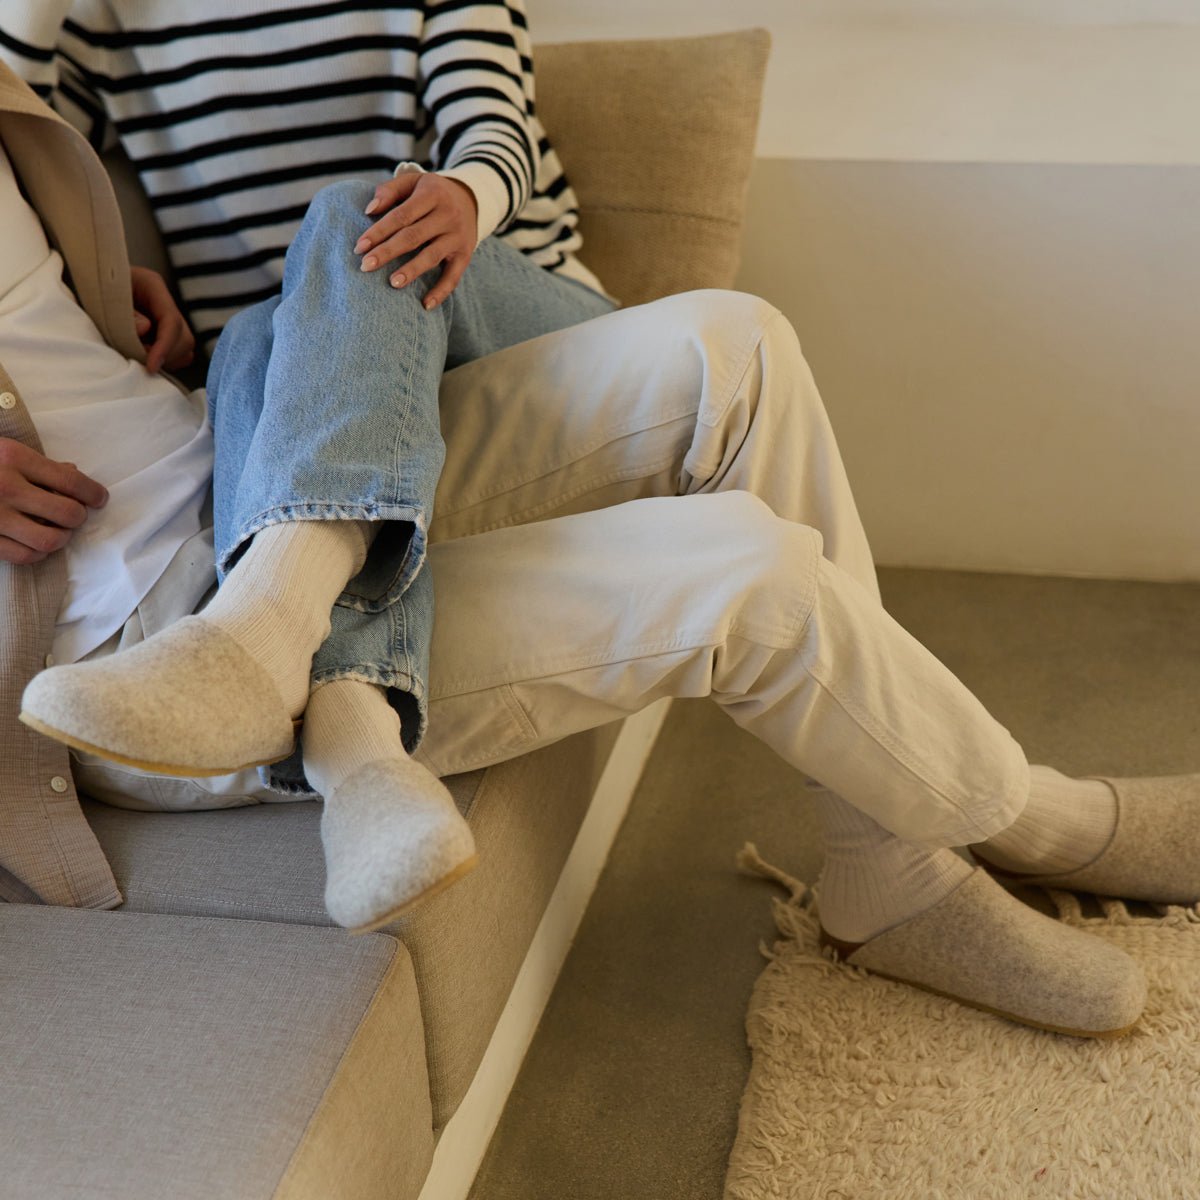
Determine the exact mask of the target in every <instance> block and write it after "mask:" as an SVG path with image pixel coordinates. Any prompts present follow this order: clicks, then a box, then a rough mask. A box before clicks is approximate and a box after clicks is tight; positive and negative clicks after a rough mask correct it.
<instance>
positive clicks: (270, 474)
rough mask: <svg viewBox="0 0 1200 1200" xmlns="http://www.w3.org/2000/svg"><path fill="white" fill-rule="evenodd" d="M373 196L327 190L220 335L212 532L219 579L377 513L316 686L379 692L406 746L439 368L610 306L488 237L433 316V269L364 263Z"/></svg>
mask: <svg viewBox="0 0 1200 1200" xmlns="http://www.w3.org/2000/svg"><path fill="white" fill-rule="evenodd" d="M373 194H374V186H373V185H372V184H370V183H367V182H360V181H347V182H341V183H336V184H333V185H331V186H329V187H327V188H325V189H323V190H322V191H321V192H319V193H318V194H317V196H316V197H315V198H314V200H313V202H312V204H311V205H310V206H309V210H308V213H307V215H306V217H305V219H304V223H303V224H302V226H301V228H300V231H299V233H298V234H297V236H296V238H295V240H294V242H293V243H292V245H291V248H290V249H289V250H288V254H287V260H286V263H285V267H284V278H283V291H282V294H281V295H280V296H278V297H274V298H272V299H270V300H266V301H263V302H262V303H260V304H256V305H254V306H252V307H250V308H247V309H244V310H243V311H242V312H240V313H239V314H238V315H237V316H235V317H234V318H233V320H232V321H230V323H229V324H228V325H227V326H226V327H225V330H224V332H223V333H222V335H221V337H220V340H219V341H218V343H217V346H216V349H215V351H214V353H213V359H212V365H211V367H210V369H209V374H208V405H209V418H210V420H211V422H212V427H213V434H214V440H215V445H216V465H215V468H214V475H213V503H214V526H215V541H216V554H217V568H218V571H219V573H220V575H221V577H222V578H224V576H225V574H226V573H227V572H228V571H229V570H230V569H231V568H232V566H233V565H234V564H235V563H236V562H237V559H238V556H239V555H240V554H241V553H242V551H243V550H244V549H245V548H246V546H247V544H248V543H249V541H250V539H252V538H253V537H254V535H255V533H257V532H258V531H259V530H260V529H265V528H266V527H267V526H269V525H275V524H278V523H280V522H283V521H331V520H354V521H379V522H385V524H384V525H383V527H382V528H381V529H380V531H379V533H378V535H377V536H376V538H375V540H374V542H373V543H372V546H371V550H370V552H369V553H368V556H367V561H366V565H365V566H364V567H363V569H362V571H361V572H360V573H359V574H358V575H357V576H356V577H355V578H354V579H352V580H351V581H350V582H349V584H348V585H347V587H346V590H345V591H344V592H343V593H342V595H341V596H340V597H339V598H338V600H337V603H336V605H335V607H334V610H333V614H332V632H331V633H330V635H329V637H328V638H327V639H326V641H325V642H324V644H323V645H322V646H321V647H320V649H319V650H318V651H317V654H316V657H315V659H314V660H313V672H312V679H313V684H314V686H315V685H317V684H320V683H325V682H328V681H329V680H331V679H339V678H353V679H362V680H365V681H367V682H370V683H373V684H378V685H381V686H383V687H386V688H387V689H388V695H389V698H390V699H391V701H392V703H393V705H394V706H395V707H396V709H397V711H398V712H399V714H400V718H401V727H402V729H403V731H404V739H405V744H406V746H407V747H408V749H409V750H410V751H411V750H413V749H415V748H416V746H417V744H418V742H419V741H420V739H421V737H422V736H423V734H424V731H425V723H426V683H427V679H428V669H429V647H430V639H431V636H432V628H433V585H432V580H431V578H430V573H429V572H428V571H426V570H423V569H422V567H423V565H424V562H425V555H426V536H427V531H428V529H429V523H430V519H431V515H432V506H433V497H434V491H435V489H436V487H437V482H438V476H439V474H440V472H441V468H442V462H443V459H444V457H445V448H444V445H443V442H442V435H441V430H440V425H439V414H438V389H439V387H440V384H441V379H442V375H443V373H444V372H445V371H446V370H449V369H450V368H452V367H456V366H459V365H461V364H463V363H467V362H472V361H474V360H475V359H478V358H482V357H483V356H484V355H487V354H491V353H494V352H495V351H498V350H502V349H504V348H505V347H507V346H512V345H515V344H516V343H518V342H523V341H526V340H528V339H529V338H533V337H537V336H539V335H541V334H544V333H549V332H551V331H553V330H557V329H563V328H565V327H567V326H569V325H575V324H578V323H579V322H581V321H585V320H587V319H588V318H590V317H594V316H598V315H600V314H601V313H606V312H609V311H611V309H612V308H613V307H614V306H613V304H612V302H611V301H610V300H608V299H607V298H606V297H604V296H601V295H600V294H598V293H596V292H594V291H592V290H591V289H590V288H587V287H585V286H583V285H582V284H579V283H576V282H574V281H573V280H569V279H565V278H562V277H561V276H557V275H553V274H551V273H550V272H548V271H546V270H544V269H543V268H541V267H538V266H536V265H535V264H533V263H532V262H530V260H529V259H528V258H527V257H526V256H525V255H523V254H522V253H520V251H518V250H515V249H513V248H512V247H511V246H508V245H506V244H505V243H503V242H501V241H499V240H498V239H496V238H488V239H486V240H485V241H483V242H482V243H481V244H480V245H479V246H478V248H477V249H476V251H475V254H474V256H473V257H472V259H471V263H470V265H469V266H468V267H467V270H466V272H465V274H464V275H463V277H462V279H461V280H460V282H459V284H458V287H457V288H456V289H455V290H454V292H452V293H451V295H450V297H449V299H447V300H446V301H444V302H443V303H442V304H441V305H440V306H439V307H438V308H436V309H434V310H433V311H432V312H427V311H426V310H425V309H424V308H423V307H422V305H421V300H422V297H423V296H424V295H425V292H426V291H427V289H428V288H429V286H431V285H432V283H433V282H434V281H435V280H436V277H437V275H436V272H431V273H430V274H428V275H426V276H424V277H422V278H420V279H418V280H415V281H414V282H413V283H411V284H409V285H408V286H407V287H405V288H400V289H396V288H393V287H391V286H390V284H389V282H388V277H389V275H390V274H391V271H390V270H388V269H386V268H385V269H382V270H379V271H375V272H372V273H364V272H362V271H360V270H359V260H358V258H357V256H356V255H355V254H354V253H353V246H354V243H355V242H356V241H357V240H358V238H359V236H360V235H361V234H362V233H363V232H364V230H366V229H367V227H368V226H369V225H370V224H371V223H372V221H371V218H368V217H366V216H365V215H364V213H363V209H364V208H365V207H366V205H367V202H368V201H369V200H370V199H371V197H372V196H373ZM512 452H513V454H519V453H520V452H521V448H520V446H514V447H512ZM271 782H272V783H273V784H274V785H276V786H278V787H280V788H282V789H284V790H293V789H296V788H299V787H301V786H302V785H303V772H302V770H301V767H300V756H299V753H298V752H297V754H295V755H293V756H292V758H290V759H288V760H287V761H286V762H285V763H280V764H277V765H276V766H275V767H273V768H271Z"/></svg>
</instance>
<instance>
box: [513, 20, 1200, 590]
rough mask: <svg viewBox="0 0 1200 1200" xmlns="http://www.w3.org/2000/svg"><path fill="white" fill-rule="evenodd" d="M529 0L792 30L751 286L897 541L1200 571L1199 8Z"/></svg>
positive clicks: (761, 188) (954, 556)
mask: <svg viewBox="0 0 1200 1200" xmlns="http://www.w3.org/2000/svg"><path fill="white" fill-rule="evenodd" d="M530 5H531V13H530V17H531V23H532V25H533V30H534V35H535V38H537V39H538V40H542V41H558V40H566V39H574V38H587V37H651V36H680V35H686V34H690V33H708V32H715V31H718V30H721V29H731V28H738V27H745V26H749V25H756V24H757V25H763V26H766V27H767V28H769V29H770V30H771V31H772V35H773V40H774V45H773V50H772V59H771V65H770V69H769V74H768V79H767V85H766V89H765V94H764V111H763V118H762V124H761V127H760V136H759V145H758V153H759V161H758V163H757V166H756V169H755V172H754V176H753V179H752V181H751V192H750V210H749V218H750V219H749V221H748V225H747V234H746V240H745V261H744V266H743V270H742V273H741V276H740V279H739V286H741V287H743V288H745V289H746V290H748V291H754V292H758V293H760V294H762V295H765V296H767V298H768V299H771V300H772V301H773V302H774V303H776V304H777V305H779V307H780V308H782V309H783V310H784V312H785V313H786V314H787V315H788V316H789V318H790V319H791V320H792V321H793V323H794V324H795V325H796V326H797V329H798V330H799V333H800V336H801V341H802V343H803V344H804V346H805V349H806V353H807V354H808V357H809V359H810V360H811V361H812V363H813V366H814V370H815V372H816V375H817V379H818V382H819V383H820V384H821V386H822V390H823V392H824V394H825V397H826V402H827V404H828V406H829V408H830V412H831V414H832V416H833V419H834V423H835V427H836V428H837V430H838V435H839V438H840V439H841V441H842V445H843V450H844V453H845V455H846V459H847V462H848V465H849V467H850V471H851V478H852V480H853V481H854V483H855V489H856V492H857V494H858V496H859V500H860V505H861V507H862V509H863V514H864V519H865V520H866V523H867V527H868V532H869V533H870V535H871V538H872V542H873V544H874V546H875V549H876V553H877V554H878V556H879V558H880V559H881V561H883V562H885V563H891V564H904V565H918V566H945V567H961V568H968V569H983V570H992V569H996V570H1014V571H1031V572H1050V573H1059V574H1078V575H1098V576H1107V577H1118V578H1144V579H1174V578H1190V579H1200V521H1197V519H1196V518H1197V514H1200V471H1197V470H1195V469H1194V468H1193V466H1192V459H1193V458H1194V457H1195V456H1196V451H1197V450H1200V384H1198V381H1200V357H1198V356H1200V349H1198V348H1200V306H1198V305H1197V303H1196V298H1197V297H1198V296H1200V204H1198V203H1197V201H1198V200H1200V4H1195V3H1192V2H1191V0H1188V2H1186V3H1185V2H1184V0H743V2H740V3H738V4H736V5H735V4H732V3H727V2H719V0H656V2H654V3H651V4H647V3H644V2H642V3H635V2H634V0H612V2H608V3H605V4H603V5H597V4H594V3H592V4H585V3H583V2H582V0H530Z"/></svg>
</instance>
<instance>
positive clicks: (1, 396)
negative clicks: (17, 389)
mask: <svg viewBox="0 0 1200 1200" xmlns="http://www.w3.org/2000/svg"><path fill="white" fill-rule="evenodd" d="M16 407H17V398H16V396H14V395H13V394H12V392H0V408H16Z"/></svg>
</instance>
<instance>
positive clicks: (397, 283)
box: [392, 275, 404, 287]
mask: <svg viewBox="0 0 1200 1200" xmlns="http://www.w3.org/2000/svg"><path fill="white" fill-rule="evenodd" d="M403 286H404V276H403V275H393V276H392V287H403Z"/></svg>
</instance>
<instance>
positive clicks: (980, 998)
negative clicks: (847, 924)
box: [821, 869, 1146, 1038]
mask: <svg viewBox="0 0 1200 1200" xmlns="http://www.w3.org/2000/svg"><path fill="white" fill-rule="evenodd" d="M821 942H822V944H823V945H827V946H831V947H832V948H833V949H834V950H835V951H837V953H838V956H839V957H840V958H842V959H843V960H844V961H845V962H847V963H849V964H850V965H851V966H855V967H864V968H865V969H866V970H868V971H871V972H873V973H874V974H876V975H882V976H884V977H885V978H887V979H894V980H896V981H897V982H900V983H908V984H912V985H913V986H915V987H919V988H922V989H924V990H925V991H927V992H933V993H935V994H936V995H939V996H946V997H949V998H950V999H952V1000H957V1001H959V1003H961V1004H966V1005H968V1006H969V1007H971V1008H979V1009H983V1010H984V1011H985V1012H990V1013H995V1014H997V1015H998V1016H1002V1017H1007V1018H1008V1019H1009V1020H1010V1021H1017V1022H1019V1023H1020V1024H1022V1025H1032V1026H1033V1027H1034V1028H1036V1029H1045V1030H1049V1031H1050V1032H1052V1033H1065V1034H1070V1035H1071V1036H1073V1037H1093V1038H1113V1037H1120V1036H1121V1034H1123V1033H1127V1032H1128V1031H1129V1030H1130V1029H1131V1028H1132V1027H1133V1025H1134V1023H1135V1022H1136V1021H1137V1019H1138V1017H1139V1016H1140V1015H1141V1012H1142V1008H1143V1006H1144V1005H1145V1001H1146V981H1145V977H1144V976H1143V974H1142V971H1141V968H1140V967H1139V966H1138V965H1137V963H1135V962H1134V961H1133V959H1132V958H1130V957H1129V955H1127V954H1125V953H1124V952H1123V951H1121V950H1118V949H1117V948H1116V947H1115V946H1111V945H1109V944H1108V943H1107V942H1104V941H1101V940H1100V939H1099V938H1096V937H1093V936H1092V935H1091V934H1088V933H1084V932H1083V931H1082V930H1080V929H1075V928H1073V927H1072V926H1070V925H1064V924H1062V923H1061V922H1059V921H1055V920H1052V919H1051V918H1050V917H1047V916H1044V915H1043V914H1042V913H1039V912H1037V911H1036V910H1035V909H1032V908H1030V907H1029V906H1028V905H1025V904H1022V903H1021V902H1020V901H1019V900H1017V899H1015V898H1014V897H1013V896H1011V895H1009V894H1008V892H1006V891H1005V890H1004V889H1003V888H1002V887H1001V886H1000V885H999V884H998V883H996V881H995V880H994V879H992V878H991V877H990V876H989V875H988V874H987V872H986V871H983V870H979V869H976V870H975V871H974V872H972V874H971V875H969V876H968V877H967V878H966V879H965V880H964V881H963V882H962V883H961V884H959V886H958V887H957V888H955V889H954V891H952V892H951V893H950V894H949V895H947V896H945V897H944V898H943V899H941V900H939V901H938V903H937V904H935V905H933V907H932V908H928V909H926V910H925V911H924V912H922V913H918V914H917V916H915V917H912V918H910V919H909V920H907V921H904V922H902V923H901V924H899V925H897V926H895V927H894V928H892V929H888V930H885V931H884V932H883V933H880V934H877V935H876V936H875V937H873V938H870V939H869V940H868V941H866V942H862V943H859V944H858V945H855V944H853V943H845V942H839V941H837V940H836V939H835V938H832V937H830V936H829V935H828V934H826V933H825V932H824V930H822V932H821Z"/></svg>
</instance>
